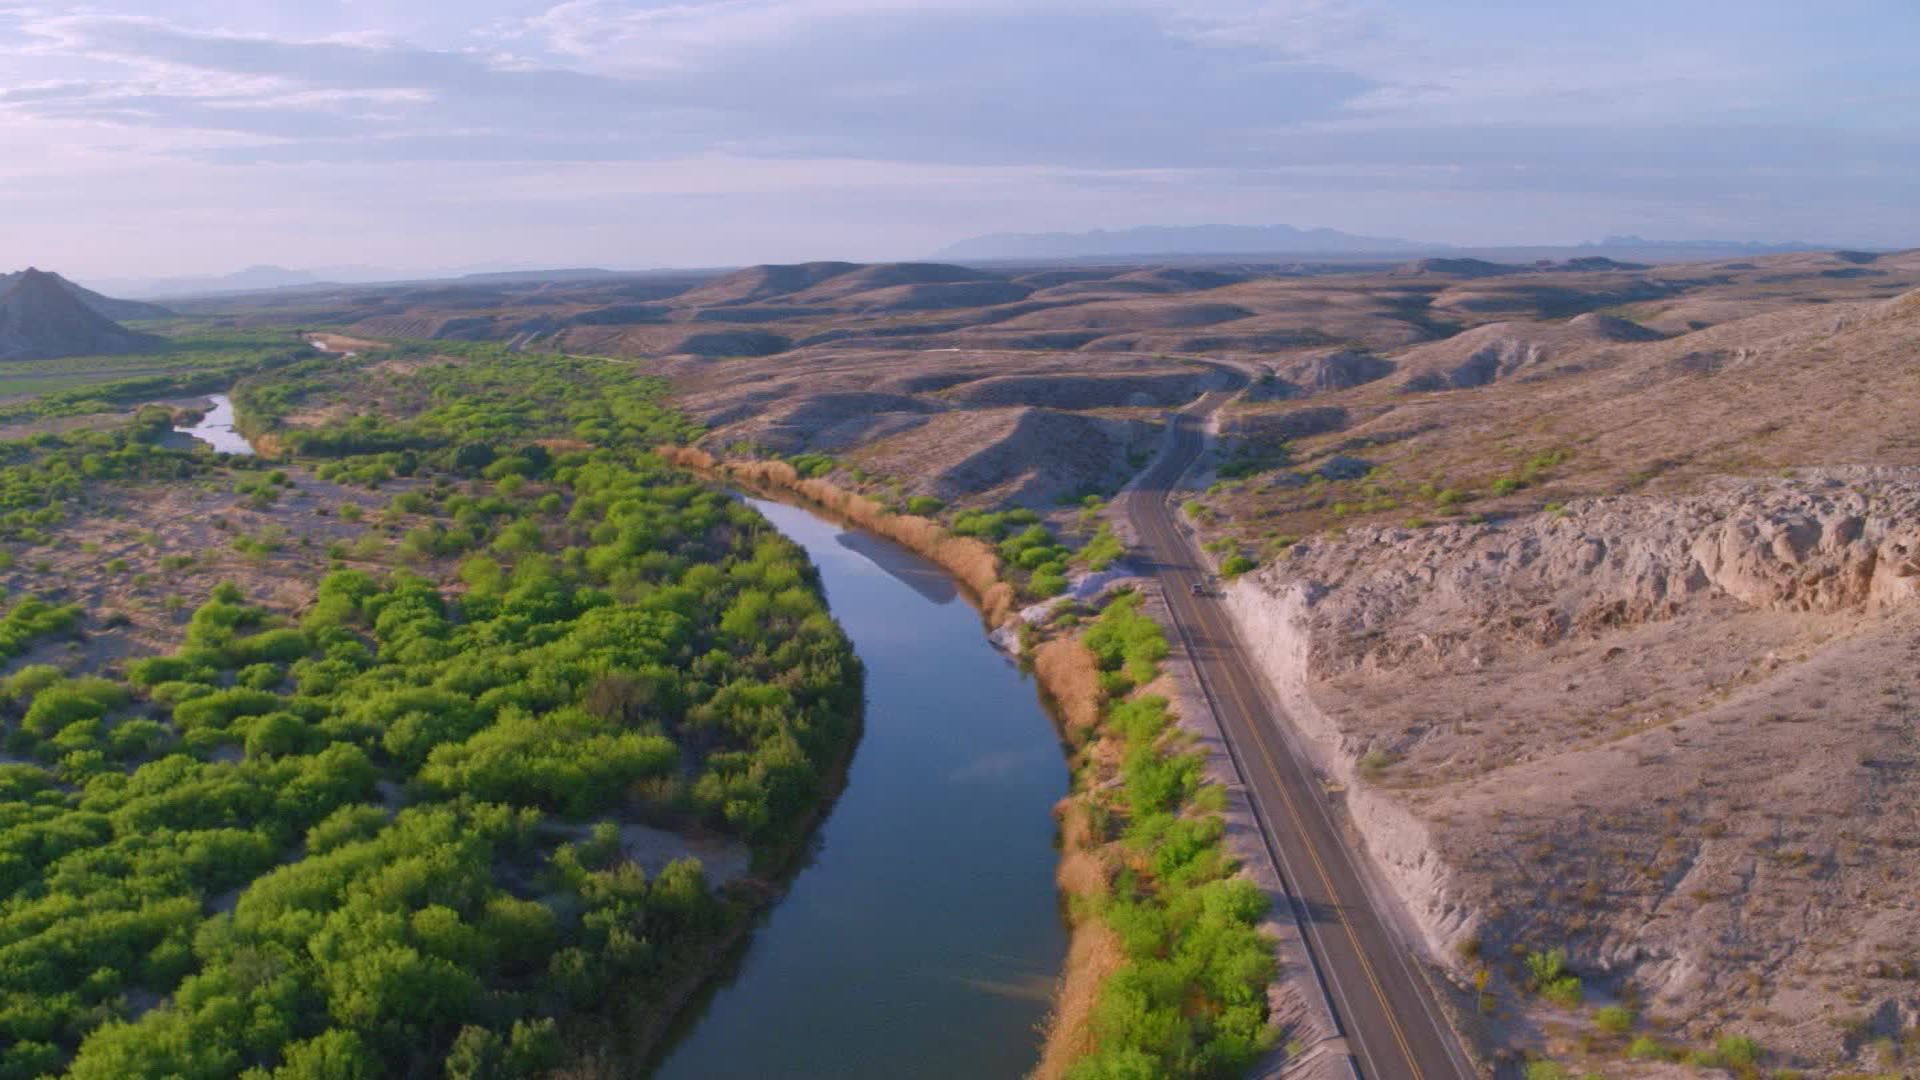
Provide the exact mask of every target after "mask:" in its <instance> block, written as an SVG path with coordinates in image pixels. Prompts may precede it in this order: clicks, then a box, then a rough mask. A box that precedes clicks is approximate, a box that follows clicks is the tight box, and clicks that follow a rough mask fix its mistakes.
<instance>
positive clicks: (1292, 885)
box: [1128, 393, 1476, 1080]
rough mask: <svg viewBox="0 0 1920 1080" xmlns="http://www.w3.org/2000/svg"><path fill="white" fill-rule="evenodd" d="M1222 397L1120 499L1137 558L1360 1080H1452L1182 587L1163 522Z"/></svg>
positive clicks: (1185, 580)
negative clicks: (1242, 785) (1219, 733)
mask: <svg viewBox="0 0 1920 1080" xmlns="http://www.w3.org/2000/svg"><path fill="white" fill-rule="evenodd" d="M1224 397H1225V395H1223V394H1219V393H1213V394H1208V395H1207V396H1206V397H1205V398H1202V399H1201V400H1200V401H1198V402H1196V403H1195V404H1194V405H1192V406H1190V407H1189V408H1188V409H1187V410H1186V411H1184V412H1182V413H1180V414H1178V415H1177V417H1176V420H1175V424H1176V427H1175V430H1174V433H1173V438H1172V445H1171V446H1170V447H1169V448H1168V451H1167V452H1166V453H1165V454H1163V455H1162V456H1161V458H1160V460H1159V461H1158V462H1156V463H1155V464H1154V465H1153V466H1152V467H1151V468H1149V469H1148V471H1147V473H1146V474H1145V475H1144V476H1142V477H1141V480H1140V484H1139V486H1138V488H1137V489H1136V493H1135V494H1134V495H1133V496H1132V497H1131V498H1130V499H1129V500H1128V513H1129V514H1130V515H1131V517H1132V520H1133V524H1134V527H1135V529H1137V530H1138V532H1139V536H1140V547H1141V549H1142V550H1141V554H1142V555H1143V556H1144V557H1145V558H1146V559H1147V560H1148V561H1149V562H1150V564H1151V565H1152V568H1153V570H1154V572H1155V574H1156V576H1157V577H1158V578H1159V581H1160V584H1161V586H1162V588H1163V589H1164V590H1165V592H1166V596H1167V602H1168V604H1169V606H1170V607H1171V608H1172V610H1173V617H1174V621H1175V622H1176V623H1177V624H1178V630H1179V632H1180V634H1181V636H1182V637H1183V638H1184V639H1185V642H1186V645H1187V649H1188V651H1189V652H1190V653H1191V654H1192V656H1193V662H1194V667H1195V669H1196V670H1197V671H1198V672H1199V675H1200V682H1201V686H1202V688H1203V689H1204V690H1205V692H1206V694H1207V697H1208V698H1209V699H1210V700H1211V701H1212V703H1213V707H1214V710H1215V711H1216V712H1217V713H1218V715H1219V718H1220V725H1221V729H1222V730H1223V731H1224V732H1225V733H1226V739H1227V743H1228V748H1229V750H1230V751H1231V752H1232V754H1233V757H1234V760H1235V762H1236V763H1237V764H1238V766H1239V769H1240V774H1241V776H1242V777H1243V778H1244V779H1245V781H1246V784H1247V788H1248V794H1249V795H1250V796H1251V798H1252V801H1253V806H1254V810H1255V813H1256V815H1257V816H1258V817H1259V819H1260V825H1261V829H1262V831H1263V832H1264V833H1265V834H1266V842H1267V846H1268V848H1270V849H1271V850H1272V852H1273V856H1274V860H1275V862H1277V863H1278V864H1279V867H1280V872H1281V875H1282V877H1284V878H1285V880H1286V885H1287V890H1288V892H1290V893H1291V894H1292V897H1293V902H1294V907H1295V911H1296V913H1297V914H1298V915H1299V917H1300V920H1301V922H1302V924H1303V925H1304V926H1305V927H1306V936H1307V943H1308V946H1309V948H1310V949H1311V951H1312V953H1313V958H1314V964H1315V966H1316V967H1317V968H1318V969H1319V972H1320V977H1321V981H1322V984H1323V985H1324V986H1325V987H1326V990H1327V995H1328V997H1329V999H1330V1000H1331V1001H1332V1003H1333V1007H1334V1011H1335V1014H1336V1019H1337V1020H1338V1021H1339V1024H1340V1029H1341V1033H1342V1034H1343V1035H1345V1036H1346V1039H1347V1044H1348V1047H1349V1048H1350V1050H1351V1051H1352V1053H1353V1057H1354V1059H1355V1063H1356V1065H1357V1066H1358V1068H1359V1070H1360V1072H1361V1074H1362V1075H1363V1076H1365V1077H1367V1078H1369V1080H1455V1078H1461V1077H1472V1076H1474V1075H1476V1074H1475V1072H1474V1070H1473V1069H1472V1067H1471V1066H1470V1065H1468V1064H1467V1062H1466V1060H1465V1057H1464V1055H1463V1054H1462V1052H1461V1049H1460V1043H1459V1040H1458V1039H1457V1038H1456V1036H1455V1035H1454V1032H1453V1030H1452V1028H1451V1027H1450V1026H1449V1025H1448V1023H1447V1021H1446V1020H1445V1019H1443V1014H1442V1013H1441V1011H1440V1008H1439V1005H1438V1004H1437V1003H1436V1002H1435V1001H1434V999H1433V996H1432V991H1431V990H1430V988H1429V987H1428V985H1427V983H1426V981H1425V979H1424V978H1423V976H1422V975H1421V974H1420V973H1419V972H1418V971H1416V970H1415V969H1414V967H1413V963H1412V961H1411V960H1410V959H1409V958H1408V956H1407V954H1406V952H1405V950H1404V949H1402V948H1401V946H1400V945H1399V943H1398V940H1397V939H1396V937H1395V936H1394V935H1393V934H1392V933H1391V932H1390V931H1389V930H1388V928H1387V927H1386V926H1385V925H1384V924H1383V922H1382V920H1381V918H1380V915H1379V914H1378V912H1377V911H1376V910H1375V909H1374V907H1373V904H1372V901H1371V899H1370V897H1369V895H1368V893H1367V890H1366V888H1365V886H1364V885H1363V884H1362V879H1361V876H1360V873H1359V870H1358V868H1357V865H1356V861H1355V860H1356V859H1357V858H1358V856H1356V855H1355V854H1354V853H1353V852H1351V851H1350V850H1349V849H1348V847H1347V843H1346V840H1345V838H1344V836H1343V835H1342V833H1341V831H1340V829H1339V828H1338V827H1337V826H1336V825H1335V824H1334V821H1333V818H1332V816H1331V815H1330V813H1329V812H1328V809H1327V806H1326V801H1325V800H1326V796H1325V795H1324V794H1323V793H1322V792H1321V791H1320V789H1319V786H1318V783H1317V782H1316V780H1315V778H1314V776H1313V774H1312V772H1311V770H1309V769H1308V768H1307V767H1306V766H1305V765H1304V764H1303V763H1302V762H1301V761H1300V760H1299V758H1298V757H1297V756H1295V755H1294V754H1293V753H1292V752H1291V749H1290V745H1289V742H1288V739H1287V738H1286V737H1285V736H1283V735H1282V734H1281V731H1280V728H1279V727H1278V725H1279V724H1284V723H1286V720H1285V719H1284V718H1283V717H1281V716H1280V713H1279V710H1278V708H1276V707H1275V706H1274V705H1273V704H1272V699H1271V697H1270V695H1269V693H1268V691H1267V688H1266V685H1265V682H1264V680H1262V679H1261V678H1259V677H1258V676H1257V675H1256V673H1255V672H1254V671H1253V669H1252V666H1251V665H1250V664H1249V663H1248V661H1247V659H1246V653H1245V652H1244V651H1243V650H1242V649H1241V648H1240V644H1239V641H1238V639H1237V637H1236V636H1235V633H1234V628H1233V624H1232V622H1231V621H1230V620H1229V619H1228V618H1227V616H1226V613H1225V612H1224V611H1222V610H1221V608H1220V601H1219V600H1218V599H1217V598H1212V597H1196V596H1194V595H1192V593H1191V591H1190V587H1191V586H1192V584H1193V583H1194V582H1196V581H1205V580H1207V579H1206V576H1205V573H1204V571H1203V570H1202V567H1204V566H1205V564H1204V563H1203V562H1201V561H1200V558H1199V555H1198V553H1197V552H1196V551H1195V550H1194V548H1193V546H1192V544H1191V543H1190V542H1189V540H1188V539H1187V537H1186V534H1184V533H1182V532H1181V531H1180V529H1179V527H1178V525H1177V524H1176V522H1175V520H1174V514H1175V512H1176V508H1175V507H1173V506H1172V505H1170V500H1169V494H1170V492H1172V491H1173V489H1174V487H1175V485H1176V484H1177V483H1178V482H1179V479H1180V477H1181V476H1183V475H1184V474H1185V473H1186V471H1187V469H1188V468H1189V467H1190V466H1191V465H1192V464H1193V462H1194V459H1195V458H1196V457H1198V456H1199V454H1200V451H1201V449H1202V448H1203V446H1204V439H1203V436H1202V431H1201V424H1202V423H1204V420H1205V417H1206V416H1207V415H1208V414H1209V413H1211V412H1212V410H1213V409H1214V408H1216V407H1217V406H1218V405H1219V404H1220V402H1221V401H1222V400H1223V399H1224Z"/></svg>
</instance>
